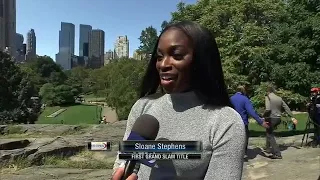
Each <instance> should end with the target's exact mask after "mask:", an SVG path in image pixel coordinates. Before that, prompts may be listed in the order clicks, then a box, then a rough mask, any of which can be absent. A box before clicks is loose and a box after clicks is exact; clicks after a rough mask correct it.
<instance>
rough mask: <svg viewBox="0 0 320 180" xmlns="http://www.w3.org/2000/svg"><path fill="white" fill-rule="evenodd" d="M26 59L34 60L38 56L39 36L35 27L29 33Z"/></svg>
mask: <svg viewBox="0 0 320 180" xmlns="http://www.w3.org/2000/svg"><path fill="white" fill-rule="evenodd" d="M26 44H27V47H26V61H30V60H33V59H34V58H35V57H36V56H37V38H36V33H35V32H34V29H30V31H29V32H28V33H27V43H26Z"/></svg>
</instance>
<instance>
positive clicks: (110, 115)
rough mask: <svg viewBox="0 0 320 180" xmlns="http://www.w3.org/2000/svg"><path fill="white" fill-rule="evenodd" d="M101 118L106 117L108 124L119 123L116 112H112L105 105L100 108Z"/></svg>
mask: <svg viewBox="0 0 320 180" xmlns="http://www.w3.org/2000/svg"><path fill="white" fill-rule="evenodd" d="M103 116H106V117H107V122H109V123H113V122H116V121H119V119H118V115H117V113H116V111H115V110H113V109H112V108H110V107H108V106H106V104H105V106H104V107H103V108H102V112H101V117H103Z"/></svg>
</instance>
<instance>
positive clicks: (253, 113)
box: [245, 98, 263, 125]
mask: <svg viewBox="0 0 320 180" xmlns="http://www.w3.org/2000/svg"><path fill="white" fill-rule="evenodd" d="M245 107H246V110H247V112H248V113H249V114H250V116H251V117H253V118H254V119H255V120H256V121H257V122H258V123H259V124H260V125H261V124H262V123H263V121H262V119H261V118H260V117H259V115H258V114H257V113H256V111H255V110H254V108H253V105H252V103H251V101H250V100H249V99H248V98H246V102H245Z"/></svg>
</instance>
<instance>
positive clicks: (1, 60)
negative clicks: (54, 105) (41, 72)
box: [0, 51, 40, 123]
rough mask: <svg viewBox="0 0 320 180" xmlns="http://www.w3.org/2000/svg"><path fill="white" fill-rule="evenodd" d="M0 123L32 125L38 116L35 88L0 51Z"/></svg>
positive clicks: (38, 109)
mask: <svg viewBox="0 0 320 180" xmlns="http://www.w3.org/2000/svg"><path fill="white" fill-rule="evenodd" d="M0 84H1V86H0V122H1V123H10V122H11V123H33V122H34V121H35V120H36V119H37V117H38V116H39V111H40V108H39V104H37V103H35V102H34V101H33V99H32V97H37V96H38V95H37V93H36V92H35V88H34V87H33V84H32V82H31V81H30V79H29V77H28V75H27V74H25V73H24V72H22V71H21V70H20V68H19V67H18V66H16V65H15V64H14V62H13V60H11V58H10V56H9V55H8V54H6V53H3V52H1V51H0Z"/></svg>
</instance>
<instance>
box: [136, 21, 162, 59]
mask: <svg viewBox="0 0 320 180" xmlns="http://www.w3.org/2000/svg"><path fill="white" fill-rule="evenodd" d="M157 39H158V33H157V30H156V29H155V28H154V27H152V26H149V27H147V28H146V29H145V30H143V31H142V32H141V36H140V37H139V40H140V44H141V45H140V47H139V49H138V50H139V52H140V53H142V54H151V53H152V51H153V49H154V47H155V45H156V43H157Z"/></svg>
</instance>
